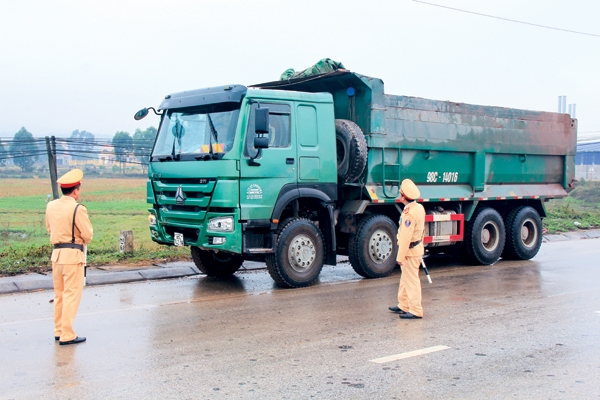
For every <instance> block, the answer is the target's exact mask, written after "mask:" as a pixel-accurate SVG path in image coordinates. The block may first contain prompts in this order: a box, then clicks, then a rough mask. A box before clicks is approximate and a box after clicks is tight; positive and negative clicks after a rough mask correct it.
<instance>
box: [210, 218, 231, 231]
mask: <svg viewBox="0 0 600 400" xmlns="http://www.w3.org/2000/svg"><path fill="white" fill-rule="evenodd" d="M208 230H209V231H218V232H233V217H219V218H213V219H211V220H209V221H208Z"/></svg>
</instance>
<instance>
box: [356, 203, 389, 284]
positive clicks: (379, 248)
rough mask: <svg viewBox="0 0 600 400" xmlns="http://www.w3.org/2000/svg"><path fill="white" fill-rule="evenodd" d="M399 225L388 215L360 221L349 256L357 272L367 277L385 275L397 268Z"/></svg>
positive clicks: (373, 216) (369, 217) (370, 217)
mask: <svg viewBox="0 0 600 400" xmlns="http://www.w3.org/2000/svg"><path fill="white" fill-rule="evenodd" d="M397 232H398V227H397V226H396V224H394V223H393V222H392V220H391V219H389V218H388V217H386V216H385V215H371V216H368V217H366V218H365V219H363V220H362V221H360V223H359V224H358V227H357V229H356V234H354V235H352V236H350V240H349V243H348V257H349V259H350V264H351V265H352V268H353V269H354V271H355V272H356V273H357V274H359V275H360V276H362V277H365V278H381V277H384V276H387V275H389V274H390V273H391V272H392V271H393V270H394V268H395V267H396V255H397V254H398V243H397V241H396V234H397Z"/></svg>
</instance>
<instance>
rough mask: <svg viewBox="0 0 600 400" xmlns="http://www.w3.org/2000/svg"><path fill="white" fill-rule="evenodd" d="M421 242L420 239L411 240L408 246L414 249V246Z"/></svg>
mask: <svg viewBox="0 0 600 400" xmlns="http://www.w3.org/2000/svg"><path fill="white" fill-rule="evenodd" d="M419 243H421V241H420V240H417V241H416V242H410V244H409V245H408V248H409V249H412V248H413V247H417V246H418V245H419Z"/></svg>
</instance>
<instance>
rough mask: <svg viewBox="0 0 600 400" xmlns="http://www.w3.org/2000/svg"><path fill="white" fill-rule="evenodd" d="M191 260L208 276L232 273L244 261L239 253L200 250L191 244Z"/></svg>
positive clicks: (221, 275)
mask: <svg viewBox="0 0 600 400" xmlns="http://www.w3.org/2000/svg"><path fill="white" fill-rule="evenodd" d="M191 252H192V260H194V264H196V267H198V269H199V270H200V271H201V272H203V273H205V274H206V275H208V276H215V277H223V276H229V275H233V274H234V273H235V272H236V271H237V270H238V269H240V267H241V266H242V263H243V262H244V259H243V257H242V256H241V255H239V254H234V253H228V252H226V251H220V252H218V253H217V252H215V251H209V250H202V249H200V248H199V247H196V246H191Z"/></svg>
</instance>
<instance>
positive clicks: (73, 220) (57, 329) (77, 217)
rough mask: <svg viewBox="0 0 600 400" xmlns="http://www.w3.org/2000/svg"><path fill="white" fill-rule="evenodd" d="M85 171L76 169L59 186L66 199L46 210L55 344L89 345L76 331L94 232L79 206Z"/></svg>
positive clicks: (53, 202) (50, 205) (63, 177)
mask: <svg viewBox="0 0 600 400" xmlns="http://www.w3.org/2000/svg"><path fill="white" fill-rule="evenodd" d="M82 178H83V171H81V170H80V169H74V170H71V171H69V172H67V173H66V174H64V175H63V176H61V177H60V178H59V179H58V180H57V183H58V184H59V185H60V190H61V191H62V193H63V196H62V197H61V198H60V199H57V200H53V201H51V202H50V203H48V206H47V207H46V228H47V229H48V233H49V234H50V243H52V244H53V245H54V250H53V251H52V257H51V260H52V278H53V281H54V340H57V341H59V343H60V344H61V345H68V344H76V343H81V342H85V338H84V337H79V336H77V335H76V334H75V331H74V330H73V321H74V320H75V314H77V309H78V308H79V303H80V302H81V294H82V292H83V277H84V261H85V260H84V246H85V245H87V244H88V243H90V242H91V241H92V235H93V229H92V224H91V222H90V219H89V218H88V214H87V209H86V208H85V206H84V205H83V204H78V203H77V202H78V201H79V197H80V195H81V180H82Z"/></svg>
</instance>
